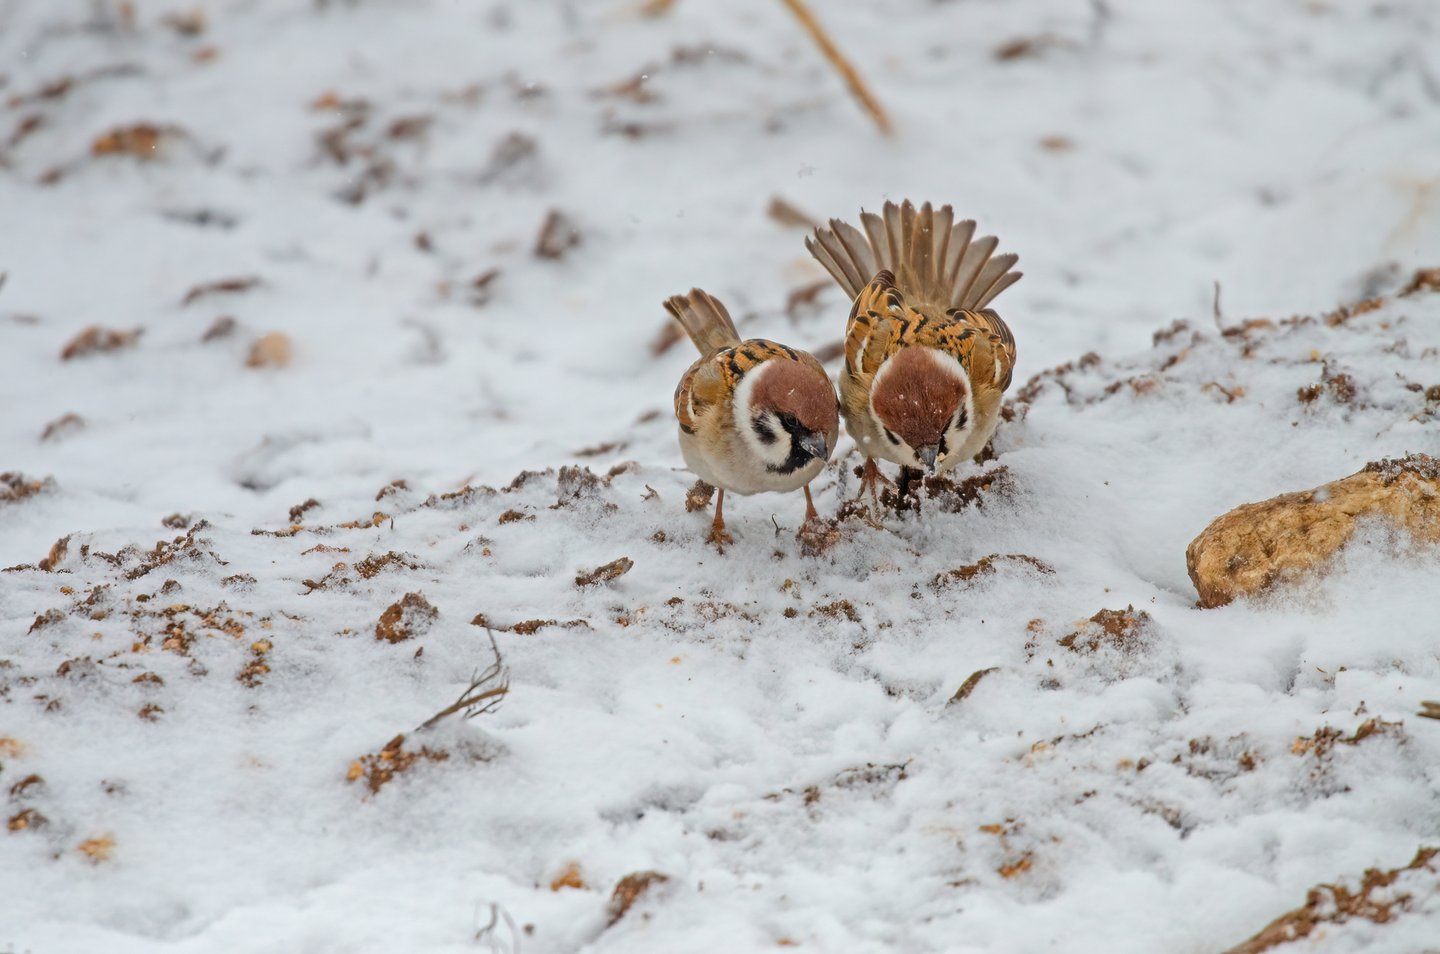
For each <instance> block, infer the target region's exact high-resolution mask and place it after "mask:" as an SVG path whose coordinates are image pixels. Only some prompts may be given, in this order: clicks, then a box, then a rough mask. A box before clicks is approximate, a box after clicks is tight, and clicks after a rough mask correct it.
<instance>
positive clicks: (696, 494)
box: [685, 480, 715, 513]
mask: <svg viewBox="0 0 1440 954" xmlns="http://www.w3.org/2000/svg"><path fill="white" fill-rule="evenodd" d="M714 496H715V488H714V487H712V486H710V485H709V484H707V483H705V481H703V480H697V481H695V483H693V484H691V485H690V489H689V490H687V491H685V510H686V512H687V513H694V512H695V511H697V510H704V509H705V508H706V507H708V506H710V501H711V499H712V498H713V497H714Z"/></svg>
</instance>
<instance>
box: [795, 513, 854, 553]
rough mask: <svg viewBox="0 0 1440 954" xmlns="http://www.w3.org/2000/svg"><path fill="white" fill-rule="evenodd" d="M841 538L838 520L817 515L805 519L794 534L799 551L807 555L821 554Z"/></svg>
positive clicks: (828, 550)
mask: <svg viewBox="0 0 1440 954" xmlns="http://www.w3.org/2000/svg"><path fill="white" fill-rule="evenodd" d="M843 538H844V534H843V533H841V531H840V523H839V521H836V520H825V519H823V518H818V517H817V518H816V519H814V520H809V521H806V522H805V523H804V524H802V525H801V527H800V530H799V531H798V532H797V533H796V534H795V539H796V540H797V541H798V542H799V544H800V553H801V554H802V555H804V556H807V557H818V556H823V555H824V554H826V553H828V552H830V551H831V550H832V549H834V548H835V545H836V544H838V543H839V542H840V541H841V540H842V539H843Z"/></svg>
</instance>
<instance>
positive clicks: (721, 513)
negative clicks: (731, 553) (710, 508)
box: [705, 488, 735, 553]
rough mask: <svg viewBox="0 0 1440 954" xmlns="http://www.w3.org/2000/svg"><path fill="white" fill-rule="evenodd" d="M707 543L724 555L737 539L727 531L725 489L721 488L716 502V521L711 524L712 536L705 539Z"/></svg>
mask: <svg viewBox="0 0 1440 954" xmlns="http://www.w3.org/2000/svg"><path fill="white" fill-rule="evenodd" d="M705 542H706V543H708V544H710V545H711V546H713V547H714V548H715V549H716V550H718V551H719V552H721V553H724V552H725V548H726V547H728V546H729V545H730V544H732V543H734V542H735V538H734V537H732V536H730V534H729V532H728V531H727V530H726V529H725V490H724V488H721V490H720V494H719V496H718V497H717V498H716V500H715V519H714V521H712V522H711V524H710V535H709V536H708V537H706V538H705Z"/></svg>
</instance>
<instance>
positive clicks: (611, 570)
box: [575, 556, 635, 587]
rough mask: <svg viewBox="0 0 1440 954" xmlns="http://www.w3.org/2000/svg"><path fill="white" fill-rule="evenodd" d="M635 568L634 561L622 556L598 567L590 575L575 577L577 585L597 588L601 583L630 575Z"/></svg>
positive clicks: (582, 574)
mask: <svg viewBox="0 0 1440 954" xmlns="http://www.w3.org/2000/svg"><path fill="white" fill-rule="evenodd" d="M634 566H635V561H634V560H632V559H630V558H629V557H623V556H622V557H620V558H619V559H616V560H611V561H610V562H609V563H607V564H605V565H604V566H598V567H596V568H595V569H593V570H591V571H590V572H588V573H584V572H582V573H577V574H576V575H575V585H576V586H580V587H585V586H595V585H597V584H600V583H609V582H611V581H612V580H617V579H619V578H620V577H622V576H624V575H625V574H626V573H629V572H630V570H631V569H632V568H633V567H634Z"/></svg>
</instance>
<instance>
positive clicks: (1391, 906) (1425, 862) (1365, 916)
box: [1225, 847, 1440, 954]
mask: <svg viewBox="0 0 1440 954" xmlns="http://www.w3.org/2000/svg"><path fill="white" fill-rule="evenodd" d="M1437 855H1440V847H1422V848H1421V849H1420V850H1419V851H1417V852H1415V857H1414V859H1412V860H1411V862H1410V863H1409V864H1408V865H1406V866H1405V867H1403V868H1392V869H1390V870H1389V871H1381V870H1380V869H1378V868H1367V869H1366V870H1365V874H1364V875H1363V876H1362V877H1361V879H1360V885H1359V887H1358V888H1356V889H1351V888H1349V887H1347V886H1346V885H1343V884H1321V885H1316V886H1315V887H1313V888H1311V889H1310V890H1309V892H1307V893H1306V895H1305V903H1304V904H1303V905H1301V906H1300V907H1298V908H1296V909H1295V910H1293V911H1288V912H1286V913H1285V914H1282V915H1280V917H1278V918H1276V919H1275V920H1274V921H1271V922H1270V923H1269V924H1267V925H1266V926H1265V927H1264V928H1262V929H1261V930H1260V932H1259V933H1257V934H1256V935H1255V936H1254V937H1251V938H1250V939H1249V940H1247V941H1245V942H1243V943H1241V944H1237V945H1236V946H1235V947H1232V948H1230V949H1229V950H1227V951H1226V952H1225V954H1263V952H1265V951H1269V950H1271V949H1273V948H1277V947H1280V946H1281V945H1287V944H1290V943H1292V942H1294V941H1298V940H1300V939H1301V938H1307V937H1309V936H1310V935H1311V934H1315V933H1316V930H1317V928H1321V927H1322V926H1323V925H1326V924H1344V923H1345V922H1346V921H1350V920H1355V919H1359V920H1365V921H1371V922H1373V923H1375V924H1384V923H1386V922H1387V921H1390V920H1393V919H1394V918H1395V917H1396V916H1397V915H1399V914H1400V913H1402V912H1405V911H1409V910H1410V908H1411V905H1412V901H1413V897H1412V896H1411V895H1410V894H1409V893H1408V892H1406V891H1403V890H1402V891H1391V890H1388V889H1389V888H1390V887H1391V886H1392V885H1394V883H1395V882H1396V880H1397V879H1399V878H1400V876H1401V875H1403V874H1404V873H1405V872H1407V871H1419V870H1424V871H1430V872H1434V871H1435V870H1436V865H1435V864H1432V862H1434V861H1435V858H1436V856H1437ZM1317 937H1318V935H1317Z"/></svg>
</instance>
